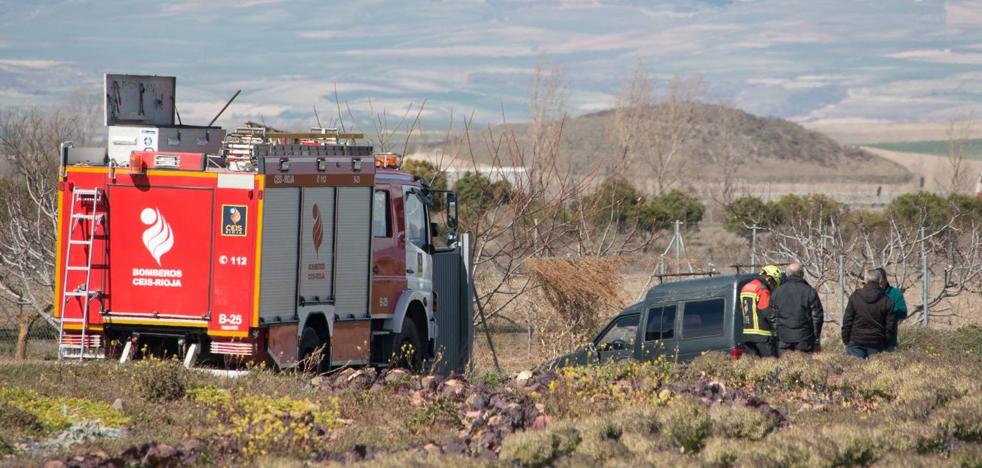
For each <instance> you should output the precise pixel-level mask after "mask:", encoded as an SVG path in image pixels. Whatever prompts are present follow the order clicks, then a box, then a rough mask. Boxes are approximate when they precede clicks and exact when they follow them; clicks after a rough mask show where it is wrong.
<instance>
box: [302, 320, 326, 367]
mask: <svg viewBox="0 0 982 468" xmlns="http://www.w3.org/2000/svg"><path fill="white" fill-rule="evenodd" d="M322 346H323V348H322ZM315 352H320V353H321V355H320V356H319V359H317V361H316V362H313V360H314V357H313V354H314V353H315ZM330 355H331V349H330V343H325V340H322V339H321V337H320V335H319V334H318V333H317V331H316V330H314V329H313V328H312V327H303V333H301V334H300V365H301V366H302V367H303V368H304V370H308V371H313V372H317V373H320V372H325V371H327V370H328V368H330V365H331V364H330V357H329V356H330Z"/></svg>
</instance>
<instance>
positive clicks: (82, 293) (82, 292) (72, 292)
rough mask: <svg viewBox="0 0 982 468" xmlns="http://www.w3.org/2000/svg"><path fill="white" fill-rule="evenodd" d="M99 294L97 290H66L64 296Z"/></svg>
mask: <svg viewBox="0 0 982 468" xmlns="http://www.w3.org/2000/svg"><path fill="white" fill-rule="evenodd" d="M96 294H99V291H67V292H65V296H66V297H87V296H95V295H96Z"/></svg>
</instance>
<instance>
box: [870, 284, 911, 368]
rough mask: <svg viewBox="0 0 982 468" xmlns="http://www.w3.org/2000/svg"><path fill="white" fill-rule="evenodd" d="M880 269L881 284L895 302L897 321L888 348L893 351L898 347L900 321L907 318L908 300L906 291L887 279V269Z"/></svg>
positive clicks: (894, 314) (888, 296) (889, 297)
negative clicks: (905, 297) (906, 299)
mask: <svg viewBox="0 0 982 468" xmlns="http://www.w3.org/2000/svg"><path fill="white" fill-rule="evenodd" d="M877 270H879V271H880V277H881V278H882V280H881V281H880V286H881V287H882V288H883V294H884V295H886V297H887V299H890V302H892V303H893V316H894V317H896V319H897V320H896V321H895V322H894V325H893V335H891V336H892V337H893V338H892V340H891V341H890V347H889V348H887V350H888V351H893V350H894V348H896V347H897V328H898V327H899V326H900V321H901V320H903V319H905V318H907V301H905V300H904V293H903V291H901V290H900V289H899V288H895V287H893V286H892V285H891V284H890V281H888V280H887V271H886V270H884V269H883V268H877Z"/></svg>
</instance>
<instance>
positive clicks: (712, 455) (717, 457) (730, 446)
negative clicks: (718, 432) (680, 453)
mask: <svg viewBox="0 0 982 468" xmlns="http://www.w3.org/2000/svg"><path fill="white" fill-rule="evenodd" d="M742 443H745V442H736V441H733V440H728V439H717V438H713V439H709V442H708V443H706V447H705V448H703V449H702V452H701V455H702V461H703V462H704V463H706V464H708V465H710V466H718V467H723V468H726V467H730V466H733V465H734V464H735V463H736V461H737V460H738V459H739V458H740V456H741V454H742V453H743V450H742V447H741V445H740V444H742Z"/></svg>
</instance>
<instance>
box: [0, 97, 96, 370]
mask: <svg viewBox="0 0 982 468" xmlns="http://www.w3.org/2000/svg"><path fill="white" fill-rule="evenodd" d="M84 115H85V114H84V113H81V112H77V111H72V110H68V109H51V110H42V109H38V108H35V109H31V110H17V109H8V110H3V111H0V155H2V156H3V157H4V158H5V159H6V160H7V162H8V163H9V164H10V167H11V174H10V176H8V177H7V178H6V179H5V181H4V184H3V186H2V190H3V193H2V194H0V212H2V213H3V218H4V219H3V224H2V227H0V299H2V300H3V301H5V302H6V303H7V304H8V307H5V310H6V311H7V313H8V314H10V315H13V316H14V319H15V321H16V322H17V324H18V341H17V349H16V357H17V358H23V357H24V356H25V353H26V348H27V336H28V332H29V330H30V328H31V326H32V325H33V324H34V323H35V321H36V320H37V319H38V318H42V319H44V320H47V321H48V322H50V323H51V324H52V325H54V324H55V322H54V318H53V317H52V311H53V309H54V303H53V300H54V292H55V291H54V285H55V254H56V252H55V251H54V248H55V236H56V228H57V210H58V206H57V193H58V159H57V155H58V145H59V144H60V143H61V142H63V141H69V140H74V141H82V140H84V139H85V138H87V137H88V135H86V132H85V129H86V128H88V127H87V125H86V122H85V121H84ZM9 305H15V307H9Z"/></svg>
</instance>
